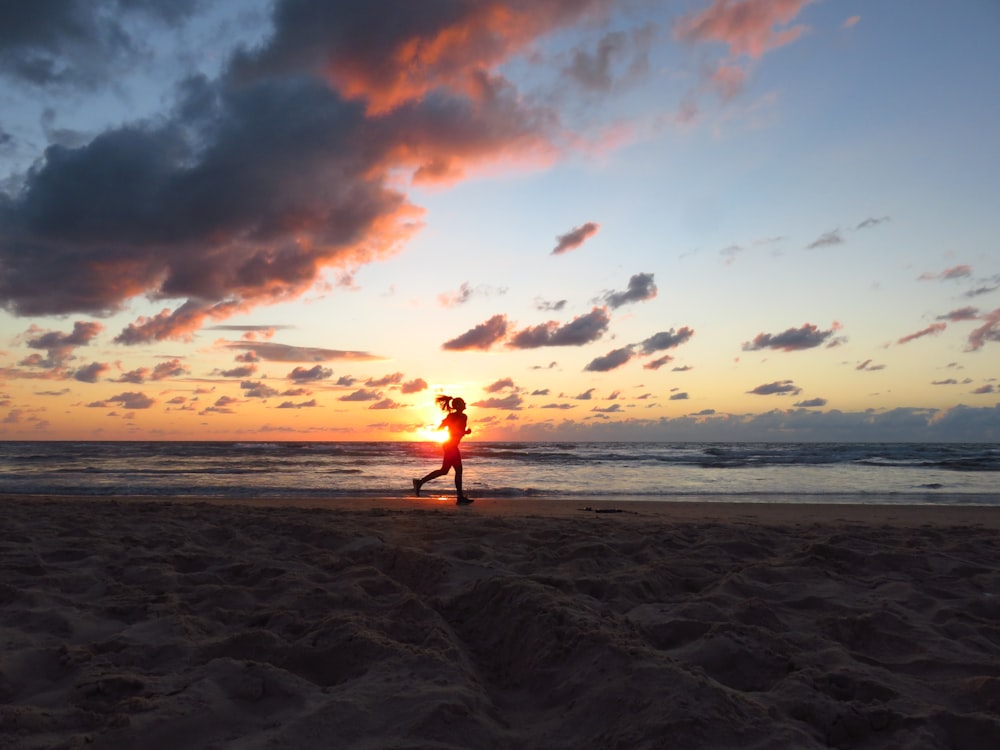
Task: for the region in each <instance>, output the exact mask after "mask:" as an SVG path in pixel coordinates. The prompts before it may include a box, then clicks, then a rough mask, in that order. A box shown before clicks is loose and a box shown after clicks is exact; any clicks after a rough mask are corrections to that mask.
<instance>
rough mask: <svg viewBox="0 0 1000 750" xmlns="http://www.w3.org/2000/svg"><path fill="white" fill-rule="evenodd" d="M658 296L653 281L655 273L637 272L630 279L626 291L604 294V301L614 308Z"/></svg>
mask: <svg viewBox="0 0 1000 750" xmlns="http://www.w3.org/2000/svg"><path fill="white" fill-rule="evenodd" d="M655 296H656V284H654V283H653V274H651V273H637V274H636V275H635V276H633V277H632V278H630V279H629V280H628V289H627V290H626V291H624V292H609V293H608V294H606V295H604V301H605V302H607V303H608V305H609V306H610V307H611V308H612V309H616V308H619V307H621V306H622V305H627V304H629V303H630V302H642V301H644V300H647V299H653V297H655Z"/></svg>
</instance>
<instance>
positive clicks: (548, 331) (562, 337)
mask: <svg viewBox="0 0 1000 750" xmlns="http://www.w3.org/2000/svg"><path fill="white" fill-rule="evenodd" d="M610 323H611V318H610V317H609V316H608V311H607V309H606V308H603V307H595V308H594V309H593V310H591V311H590V312H589V313H587V314H586V315H580V316H579V317H576V318H574V319H573V320H572V321H570V322H569V323H566V324H565V325H559V323H557V322H556V321H549V322H548V323H542V324H541V325H537V326H533V327H531V328H525V329H523V330H521V331H518V332H517V333H515V334H514V335H513V336H512V337H511V338H510V340H509V341H508V342H507V344H508V346H510V347H511V348H514V349H536V348H538V347H542V346H582V345H584V344H590V343H592V342H594V341H597V340H598V339H599V338H601V336H603V335H604V333H605V332H606V331H607V330H608V325H609V324H610Z"/></svg>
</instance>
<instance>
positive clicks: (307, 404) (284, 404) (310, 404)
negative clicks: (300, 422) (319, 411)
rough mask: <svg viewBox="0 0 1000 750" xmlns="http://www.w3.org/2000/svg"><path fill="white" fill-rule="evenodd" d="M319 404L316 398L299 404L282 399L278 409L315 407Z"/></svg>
mask: <svg viewBox="0 0 1000 750" xmlns="http://www.w3.org/2000/svg"><path fill="white" fill-rule="evenodd" d="M316 406H319V404H317V403H316V399H314V398H313V399H310V400H309V401H302V402H300V403H298V404H296V403H293V402H291V401H282V402H281V403H280V404H278V406H277V407H276V408H278V409H311V408H313V407H316Z"/></svg>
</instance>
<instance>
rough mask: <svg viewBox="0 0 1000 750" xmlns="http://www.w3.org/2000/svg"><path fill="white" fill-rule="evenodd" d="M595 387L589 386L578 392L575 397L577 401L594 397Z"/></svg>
mask: <svg viewBox="0 0 1000 750" xmlns="http://www.w3.org/2000/svg"><path fill="white" fill-rule="evenodd" d="M595 390H596V389H595V388H588V389H587V390H585V391H584V392H583V393H578V394H576V395H575V396H574V397H573V398H575V399H576V400H577V401H590V400H591V399H592V398H593V397H594V391H595Z"/></svg>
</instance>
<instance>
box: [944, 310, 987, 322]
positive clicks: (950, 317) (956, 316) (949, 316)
mask: <svg viewBox="0 0 1000 750" xmlns="http://www.w3.org/2000/svg"><path fill="white" fill-rule="evenodd" d="M978 317H979V308H978V307H960V308H959V309H957V310H952V311H951V312H948V313H945V314H944V315H938V316H937V320H947V321H950V322H952V323H960V322H962V321H965V320H975V319H976V318H978Z"/></svg>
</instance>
